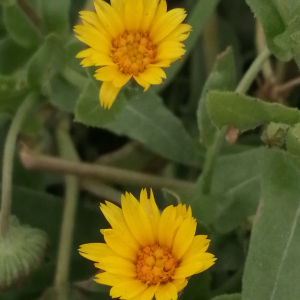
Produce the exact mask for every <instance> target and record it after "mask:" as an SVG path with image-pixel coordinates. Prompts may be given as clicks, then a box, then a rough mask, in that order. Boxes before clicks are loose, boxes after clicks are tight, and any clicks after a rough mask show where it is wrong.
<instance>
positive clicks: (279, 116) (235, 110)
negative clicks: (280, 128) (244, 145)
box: [207, 91, 300, 131]
mask: <svg viewBox="0 0 300 300" xmlns="http://www.w3.org/2000/svg"><path fill="white" fill-rule="evenodd" d="M207 107H208V112H209V114H210V116H211V118H212V121H213V122H214V124H215V125H216V126H217V127H219V128H221V127H222V126H225V125H234V126H235V127H237V128H238V129H240V130H241V131H246V130H249V129H253V128H255V127H257V126H259V125H261V124H267V123H270V122H274V123H285V124H288V125H294V124H296V123H299V122H300V112H299V110H298V109H295V108H290V107H286V106H283V105H281V104H278V103H268V102H263V101H261V100H259V99H256V98H252V97H248V96H245V95H242V94H237V93H233V92H217V91H211V92H209V93H208V98H207Z"/></svg>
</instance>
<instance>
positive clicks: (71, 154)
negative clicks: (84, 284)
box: [54, 122, 79, 300]
mask: <svg viewBox="0 0 300 300" xmlns="http://www.w3.org/2000/svg"><path fill="white" fill-rule="evenodd" d="M56 139H57V144H58V148H59V153H60V155H61V156H62V157H63V158H65V159H70V160H73V161H78V160H79V158H78V155H77V153H76V150H75V148H74V145H73V142H72V140H71V137H70V136H69V134H68V126H67V122H61V123H60V124H59V126H58V127H57V130H56ZM65 183H66V185H65V187H66V189H65V207H64V212H63V220H62V227H61V236H60V243H59V250H58V259H57V268H56V274H55V279H54V289H55V291H56V294H57V299H58V300H65V299H68V288H69V287H68V281H69V269H70V260H71V248H72V242H73V231H74V225H75V217H76V209H77V201H78V193H79V181H78V179H77V177H76V176H73V175H66V176H65Z"/></svg>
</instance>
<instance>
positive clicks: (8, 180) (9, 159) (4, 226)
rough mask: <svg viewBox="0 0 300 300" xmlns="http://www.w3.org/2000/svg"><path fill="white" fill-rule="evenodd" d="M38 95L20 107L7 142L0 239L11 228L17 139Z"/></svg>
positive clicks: (4, 158) (31, 95) (0, 215)
mask: <svg viewBox="0 0 300 300" xmlns="http://www.w3.org/2000/svg"><path fill="white" fill-rule="evenodd" d="M37 99H38V97H37V94H35V93H33V94H30V95H29V96H27V98H26V99H25V100H24V102H23V103H22V104H21V105H20V106H19V108H18V110H17V112H16V114H15V116H14V118H13V120H12V123H11V125H10V128H9V130H8V134H7V137H6V140H5V145H4V155H3V169H2V197H1V199H2V202H1V212H0V238H1V237H5V236H6V234H7V231H8V227H9V216H10V211H11V203H12V198H11V197H12V176H13V161H14V153H15V148H16V142H17V137H18V134H19V132H20V129H21V126H22V123H23V121H24V119H25V117H26V115H27V113H28V112H29V111H30V109H31V108H32V107H33V105H34V103H35V102H36V101H37Z"/></svg>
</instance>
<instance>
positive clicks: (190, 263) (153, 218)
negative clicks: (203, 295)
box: [79, 190, 215, 300]
mask: <svg viewBox="0 0 300 300" xmlns="http://www.w3.org/2000/svg"><path fill="white" fill-rule="evenodd" d="M121 205H122V208H119V207H118V206H116V205H114V204H112V203H110V202H106V205H104V204H101V206H100V208H101V210H102V212H103V214H104V216H105V217H106V219H107V220H108V222H109V223H110V225H111V227H112V228H111V229H103V230H101V233H102V234H103V236H104V240H105V242H106V243H94V244H85V245H82V246H81V247H80V249H79V251H80V254H81V255H82V256H84V257H86V258H87V259H90V260H92V261H94V262H96V263H95V266H96V267H97V268H99V269H101V270H102V271H103V272H101V273H99V274H98V275H96V279H95V281H96V282H98V283H101V284H105V285H109V286H111V287H112V288H111V290H110V295H111V296H112V297H113V298H118V297H120V298H121V299H132V300H151V299H152V298H153V297H154V296H155V298H156V300H170V299H172V300H176V299H177V297H178V293H179V292H180V291H181V290H182V289H183V288H184V287H185V286H186V285H187V278H188V277H190V276H192V275H194V274H197V273H200V272H203V271H204V270H206V269H207V268H209V267H210V266H212V265H213V264H214V261H215V258H214V255H212V254H210V253H207V252H206V250H207V248H208V246H209V242H210V240H208V239H207V236H206V235H196V236H195V232H196V220H195V219H194V218H193V217H192V212H191V208H190V207H189V208H188V209H187V208H186V206H185V205H182V204H179V205H178V206H176V207H174V206H173V205H171V206H168V207H167V208H166V209H165V210H164V211H163V212H162V214H160V211H159V209H158V207H157V205H156V203H155V200H154V196H153V193H152V191H151V194H150V199H148V196H147V192H146V190H142V191H141V195H140V202H139V201H138V200H137V199H136V198H135V197H134V196H133V195H132V194H128V193H126V194H125V196H124V195H123V196H122V199H121Z"/></svg>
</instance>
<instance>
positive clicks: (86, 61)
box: [80, 57, 94, 67]
mask: <svg viewBox="0 0 300 300" xmlns="http://www.w3.org/2000/svg"><path fill="white" fill-rule="evenodd" d="M80 64H81V65H82V66H83V67H90V66H93V65H94V62H93V61H92V59H91V58H90V57H86V58H85V59H83V60H82V61H81V62H80Z"/></svg>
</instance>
